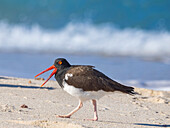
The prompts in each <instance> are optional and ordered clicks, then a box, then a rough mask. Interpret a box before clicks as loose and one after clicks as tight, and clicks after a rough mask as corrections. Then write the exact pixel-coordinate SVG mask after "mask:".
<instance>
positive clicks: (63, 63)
mask: <svg viewBox="0 0 170 128" xmlns="http://www.w3.org/2000/svg"><path fill="white" fill-rule="evenodd" d="M52 69H54V70H53V72H52V73H51V75H50V76H49V77H48V79H47V80H46V81H45V82H44V83H43V84H42V85H41V87H42V86H43V85H44V84H45V83H46V82H47V81H48V80H49V79H50V78H51V77H52V76H53V75H55V79H56V80H57V82H58V84H59V85H60V86H61V88H63V89H64V90H65V91H66V92H67V93H69V94H71V95H72V96H75V97H77V98H78V99H79V105H78V106H77V107H76V108H75V109H74V110H73V111H71V112H70V113H69V114H67V115H57V117H61V118H70V117H71V116H72V115H73V114H74V113H75V112H77V111H78V110H79V109H80V108H81V107H82V106H83V102H84V101H87V100H92V103H93V106H94V119H90V120H93V121H97V120H98V115H97V107H96V99H99V98H101V97H103V96H104V95H105V94H107V93H108V92H114V91H120V92H123V93H127V94H135V92H134V88H133V87H128V86H125V85H122V84H120V83H118V82H116V81H114V80H112V79H110V78H109V77H107V76H106V75H104V74H103V73H101V72H99V71H97V70H96V69H94V66H89V65H70V64H69V62H68V61H67V60H66V59H64V58H58V59H56V60H55V62H54V65H52V66H51V67H49V68H47V69H46V70H44V71H42V72H41V73H39V74H38V75H36V76H35V77H37V76H39V75H41V74H43V73H45V72H47V71H49V70H52Z"/></svg>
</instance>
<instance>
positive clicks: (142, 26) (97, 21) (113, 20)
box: [0, 0, 170, 90]
mask: <svg viewBox="0 0 170 128" xmlns="http://www.w3.org/2000/svg"><path fill="white" fill-rule="evenodd" d="M169 7H170V1H169V0H163V1H162V0H135V1H131V0H126V1H123V0H107V1H104V0H69V1H66V0H0V75H2V76H13V77H23V78H34V76H35V75H36V74H37V73H39V72H40V71H42V70H44V69H46V68H47V67H49V66H51V65H52V64H53V62H54V60H55V59H56V58H59V57H64V58H66V59H67V60H68V61H69V62H70V63H71V64H84V65H89V64H90V65H94V66H95V67H96V68H97V69H98V70H100V71H102V72H103V73H105V74H106V75H108V76H109V77H110V78H112V79H115V80H117V81H120V82H122V83H125V84H128V85H132V86H137V87H144V88H151V89H157V90H170V8H169ZM48 75H49V74H48V73H47V74H44V75H43V76H42V77H45V78H46V77H48Z"/></svg>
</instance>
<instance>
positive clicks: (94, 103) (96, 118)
mask: <svg viewBox="0 0 170 128" xmlns="http://www.w3.org/2000/svg"><path fill="white" fill-rule="evenodd" d="M92 104H93V107H94V119H87V120H91V121H97V120H98V115H97V104H96V100H92Z"/></svg>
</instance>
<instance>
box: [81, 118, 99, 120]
mask: <svg viewBox="0 0 170 128" xmlns="http://www.w3.org/2000/svg"><path fill="white" fill-rule="evenodd" d="M84 120H88V121H97V120H98V118H94V119H84Z"/></svg>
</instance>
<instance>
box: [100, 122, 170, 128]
mask: <svg viewBox="0 0 170 128" xmlns="http://www.w3.org/2000/svg"><path fill="white" fill-rule="evenodd" d="M98 122H107V123H116V124H130V125H138V126H148V127H149V126H151V127H170V124H151V123H126V122H115V121H102V120H99V121H98Z"/></svg>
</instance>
